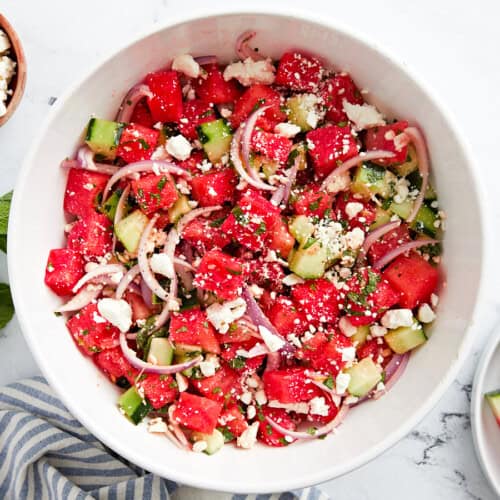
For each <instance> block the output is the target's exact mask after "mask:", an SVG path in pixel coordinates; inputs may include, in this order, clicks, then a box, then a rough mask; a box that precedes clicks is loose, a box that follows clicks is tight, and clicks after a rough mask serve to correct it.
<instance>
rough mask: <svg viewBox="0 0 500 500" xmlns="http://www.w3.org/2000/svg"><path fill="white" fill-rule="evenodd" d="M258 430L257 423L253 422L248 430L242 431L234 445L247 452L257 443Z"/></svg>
mask: <svg viewBox="0 0 500 500" xmlns="http://www.w3.org/2000/svg"><path fill="white" fill-rule="evenodd" d="M258 430H259V422H254V423H253V424H252V425H251V426H250V427H248V429H246V430H244V431H243V432H242V434H241V435H240V436H238V439H237V440H236V445H237V446H238V447H240V448H243V449H246V450H249V449H250V448H253V446H254V445H255V443H256V442H257V432H258Z"/></svg>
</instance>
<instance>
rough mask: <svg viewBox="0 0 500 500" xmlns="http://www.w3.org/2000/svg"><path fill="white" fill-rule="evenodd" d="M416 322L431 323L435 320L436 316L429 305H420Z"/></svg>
mask: <svg viewBox="0 0 500 500" xmlns="http://www.w3.org/2000/svg"><path fill="white" fill-rule="evenodd" d="M417 317H418V320H419V321H421V322H422V323H432V322H433V321H434V320H435V319H436V314H435V313H434V311H433V310H432V309H431V307H430V306H429V304H422V305H421V306H420V307H419V308H418V315H417Z"/></svg>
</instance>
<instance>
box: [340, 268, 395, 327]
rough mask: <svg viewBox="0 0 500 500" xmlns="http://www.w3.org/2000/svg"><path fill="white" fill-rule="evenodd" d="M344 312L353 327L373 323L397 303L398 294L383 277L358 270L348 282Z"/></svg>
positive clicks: (375, 273) (369, 270)
mask: <svg viewBox="0 0 500 500" xmlns="http://www.w3.org/2000/svg"><path fill="white" fill-rule="evenodd" d="M347 287H348V292H347V293H346V303H345V307H344V310H345V312H346V314H347V317H348V319H349V321H350V322H351V324H353V325H354V326H360V325H369V324H371V323H374V322H375V321H376V320H377V319H378V318H380V316H382V314H383V313H384V312H385V311H386V310H387V309H389V308H390V307H392V306H393V305H395V304H397V303H398V302H399V293H398V291H397V289H395V288H393V287H392V286H391V285H390V284H389V283H388V281H387V280H386V279H385V276H381V275H380V273H379V272H377V271H374V270H372V269H367V268H363V269H360V270H359V271H358V272H357V273H356V274H355V275H354V276H353V277H352V278H351V279H350V280H349V281H348V282H347Z"/></svg>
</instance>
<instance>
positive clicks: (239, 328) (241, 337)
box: [219, 320, 254, 344]
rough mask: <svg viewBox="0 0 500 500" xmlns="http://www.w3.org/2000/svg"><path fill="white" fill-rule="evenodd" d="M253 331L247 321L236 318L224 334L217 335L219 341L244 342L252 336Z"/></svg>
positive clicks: (227, 342) (225, 342)
mask: <svg viewBox="0 0 500 500" xmlns="http://www.w3.org/2000/svg"><path fill="white" fill-rule="evenodd" d="M253 333H254V330H253V329H252V328H251V327H250V326H249V325H248V323H246V322H244V321H240V320H236V321H235V322H233V323H231V324H230V325H229V330H228V331H227V332H226V333H225V334H223V335H219V342H220V343H224V344H232V343H234V342H238V343H240V342H246V341H248V340H251V339H252V338H253Z"/></svg>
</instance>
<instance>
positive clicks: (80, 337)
mask: <svg viewBox="0 0 500 500" xmlns="http://www.w3.org/2000/svg"><path fill="white" fill-rule="evenodd" d="M66 326H67V327H68V330H69V331H70V333H71V335H73V338H74V340H75V342H76V344H77V345H78V346H79V347H80V348H81V349H82V350H83V351H84V352H86V353H88V354H94V353H96V352H100V351H102V350H104V349H111V348H113V347H116V345H117V343H118V337H119V335H120V330H118V328H116V327H115V326H113V325H112V324H111V323H110V322H109V321H107V320H105V319H104V318H103V317H102V316H101V315H100V314H99V311H98V310H97V304H93V303H91V304H89V305H87V306H85V307H84V308H83V309H81V310H80V311H79V312H77V313H76V314H75V315H74V316H72V317H71V318H70V319H69V320H68V322H67V323H66Z"/></svg>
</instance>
